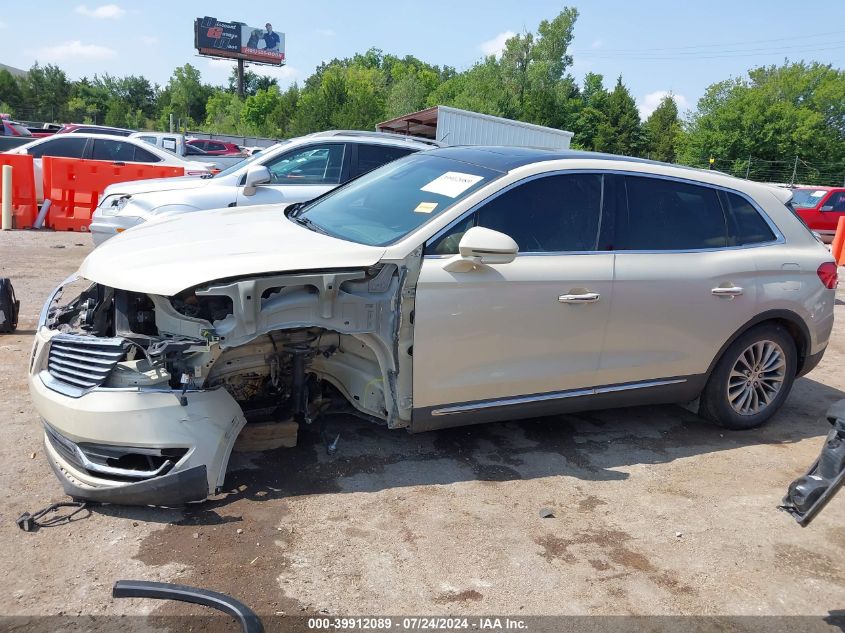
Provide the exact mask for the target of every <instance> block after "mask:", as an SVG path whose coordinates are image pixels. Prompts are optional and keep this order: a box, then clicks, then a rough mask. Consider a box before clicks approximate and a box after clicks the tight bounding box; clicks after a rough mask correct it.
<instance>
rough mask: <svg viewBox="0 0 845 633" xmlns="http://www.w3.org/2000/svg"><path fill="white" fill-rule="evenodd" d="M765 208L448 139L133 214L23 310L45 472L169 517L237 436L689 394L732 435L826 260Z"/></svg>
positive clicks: (798, 367) (779, 199) (419, 422)
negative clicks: (336, 181)
mask: <svg viewBox="0 0 845 633" xmlns="http://www.w3.org/2000/svg"><path fill="white" fill-rule="evenodd" d="M323 140H325V137H324V139H323ZM788 199H789V192H788V191H785V190H778V189H776V188H772V187H768V186H766V185H762V184H759V183H754V182H750V181H745V180H740V179H736V178H732V177H730V176H726V175H722V174H718V173H716V172H707V171H701V170H694V169H690V168H684V167H676V166H672V165H666V164H661V163H655V162H650V161H644V160H638V159H632V158H624V157H618V156H608V155H601V154H593V153H587V152H568V151H564V152H559V151H544V150H530V149H516V148H468V147H455V148H445V149H436V150H432V151H427V152H420V153H418V154H412V155H410V156H406V157H404V158H402V159H399V160H397V161H395V162H392V163H389V164H387V165H384V166H383V167H381V168H379V169H376V170H374V171H372V172H370V173H368V174H366V175H364V176H362V177H360V178H358V179H356V180H353V181H352V182H349V183H347V184H346V185H344V186H341V187H339V188H337V189H335V190H334V191H332V192H330V193H328V194H327V195H325V196H323V197H321V198H319V199H317V200H315V201H313V202H310V203H305V204H303V203H297V204H291V205H284V204H273V205H265V206H261V207H253V208H248V209H241V208H224V209H218V210H212V211H207V212H204V213H194V214H184V215H182V216H178V217H172V218H169V219H167V220H164V221H160V222H150V223H148V224H146V225H144V226H141V227H137V228H135V229H132V230H130V231H127V232H126V233H124V234H122V235H120V236H119V237H117V238H116V239H114V240H111V241H109V242H107V243H106V244H105V245H104V246H102V247H100V248H98V249H96V250H94V251H93V253H91V254H90V255H89V256H88V257H87V259H86V260H85V261H84V262H83V264H82V266H81V268H80V269H79V271H78V276H77V277H76V278H73V279H71V280H68V281H66V282H65V283H63V284H62V285H61V286H60V287H59V288H58V289H57V290H56V291H55V292H54V293H53V294H52V295H51V296H50V297H49V298H48V300H47V303H46V304H45V306H44V309H43V311H42V313H41V317H40V319H39V322H38V326H37V333H36V336H35V345H34V349H33V356H32V362H31V363H30V375H29V384H30V392H31V394H32V398H33V401H34V403H35V407H36V409H37V410H38V412H39V413H40V414H41V416H42V417H43V418H44V420H45V426H44V429H45V437H46V454H47V458H48V460H49V462H50V464H51V466H52V467H53V470H54V471H55V473H56V475H57V476H58V478H59V479H60V480H61V482H62V484H63V486H64V488H65V491H66V492H67V494H69V495H71V496H72V497H77V498H83V499H94V500H100V501H111V502H116V503H134V504H169V503H181V502H186V501H193V500H200V499H204V498H205V497H206V495H208V494H211V493H214V492H215V491H217V490H219V489H220V487H221V486H222V485H223V479H224V475H225V472H226V465H227V462H228V458H229V453H230V451H231V450H232V446H233V444H234V442H235V440H236V438H237V437H238V435H239V434H240V433H241V432H242V431H243V430H244V429H245V428H248V425H253V428H254V425H256V424H264V425H267V424H271V425H272V422H275V421H284V424H285V426H286V427H289V426H290V425H296V424H297V423H301V422H313V421H314V420H315V419H317V418H319V416H320V414H321V412H323V411H326V410H330V411H332V412H333V413H337V412H338V411H342V410H343V407H345V408H346V410H347V411H350V412H351V413H353V414H354V415H356V416H359V417H364V418H366V419H369V420H372V421H373V422H375V423H378V424H382V425H385V426H387V427H388V428H394V429H396V428H404V429H407V430H410V431H412V432H417V431H426V430H429V429H437V428H443V427H451V426H459V425H465V424H475V423H479V422H489V421H496V420H513V419H518V418H530V417H535V416H539V415H548V414H559V413H564V412H567V411H577V410H587V409H595V408H608V407H620V406H633V405H642V404H654V403H669V402H689V401H693V400H695V399H696V398H699V402H700V413H701V415H703V416H704V417H706V418H708V419H710V420H713V421H714V422H716V423H718V424H720V425H722V426H725V427H728V428H731V429H748V428H753V427H756V426H758V425H760V424H762V423H763V422H765V421H766V420H768V419H769V418H770V417H771V416H772V415H773V414H774V413H775V412H776V411H778V409H779V408H780V407H781V405H783V403H784V401H785V400H786V398H787V397H788V395H789V392H790V390H791V388H792V385H793V381H794V380H795V378H796V377H797V376H801V375H804V374H806V373H807V372H808V371H810V370H811V369H813V367H815V366H816V364H817V363H818V362H819V360H820V359H821V358H822V355H823V354H824V351H825V348H826V347H827V345H828V341H829V338H830V333H831V328H832V325H833V304H834V288H835V286H836V284H837V269H836V265H835V264H834V262H833V261H832V259H831V257H830V254H829V253H828V252H827V249H826V248H825V247H824V245H822V244H821V243H820V242H819V241H818V240H817V239H815V237H814V236H813V235H812V234H811V233H810V232H809V231H808V230H807V228H806V226H804V224H803V223H802V222H801V221H800V220H799V219H798V218H797V217H796V216H795V215H794V214H793V213H792V211H790V210H789V209H787V207H786V206H785V205H786V202H788ZM262 428H263V427H262Z"/></svg>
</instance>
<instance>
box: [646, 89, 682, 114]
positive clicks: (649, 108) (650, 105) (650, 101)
mask: <svg viewBox="0 0 845 633" xmlns="http://www.w3.org/2000/svg"><path fill="white" fill-rule="evenodd" d="M669 94H671V95H672V97H673V98H674V99H675V105H677V106H678V112H679V113H683V112H684V110H688V109H689V101H688V100H687V98H686V97H685V96H684V95H679V94H675V93H673V92H670V91H669V90H655V91H654V92H650V93H648V94H647V95H646V96H645V97H643V98H642V99H640V102H639V103H638V104H637V108H638V109H639V111H640V118H641V119H642V120H643V121H645V120H646V119H647V118H648V117H650V116H651V113H652V112H654V111H655V110H656V109H657V106H659V105H660V102H661V101H663V98H664V97H665V96H666V95H669Z"/></svg>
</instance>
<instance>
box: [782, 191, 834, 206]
mask: <svg viewBox="0 0 845 633" xmlns="http://www.w3.org/2000/svg"><path fill="white" fill-rule="evenodd" d="M826 193H827V189H796V190H795V191H794V192H793V193H792V200H791V202H790V204H791V205H792V206H793V207H795V208H796V209H812V208H813V207H815V206H816V205H817V204H818V203H819V201H820V200H821V199H822V198H824V196H825V194H826Z"/></svg>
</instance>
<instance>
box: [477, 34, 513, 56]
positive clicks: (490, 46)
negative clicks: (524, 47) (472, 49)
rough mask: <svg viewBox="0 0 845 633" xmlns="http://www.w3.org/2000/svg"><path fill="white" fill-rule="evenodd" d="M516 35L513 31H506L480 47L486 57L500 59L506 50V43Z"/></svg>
mask: <svg viewBox="0 0 845 633" xmlns="http://www.w3.org/2000/svg"><path fill="white" fill-rule="evenodd" d="M514 35H516V33H514V32H513V31H504V32H502V33H499V34H498V35H497V36H496V37H494V38H493V39H492V40H487V41H486V42H482V43H481V44H480V45H479V48H480V49H481V52H482V53H484V54H485V55H495V56H496V57H498V56H499V55H501V54H502V51H504V50H505V42H507V41H508V40H509V39H510V38H512V37H513V36H514Z"/></svg>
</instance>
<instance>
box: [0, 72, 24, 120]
mask: <svg viewBox="0 0 845 633" xmlns="http://www.w3.org/2000/svg"><path fill="white" fill-rule="evenodd" d="M0 101H2V102H3V103H5V104H6V108H7V109H6V110H4V112H10V113H12V114H16V113H17V112H18V111H19V110H20V109H21V106H22V105H23V92H22V91H21V87H20V86H19V85H18V80H17V79H15V76H14V75H13V74H12V73H10V72H9V71H8V70H6V69H5V68H4V69H3V70H0Z"/></svg>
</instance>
